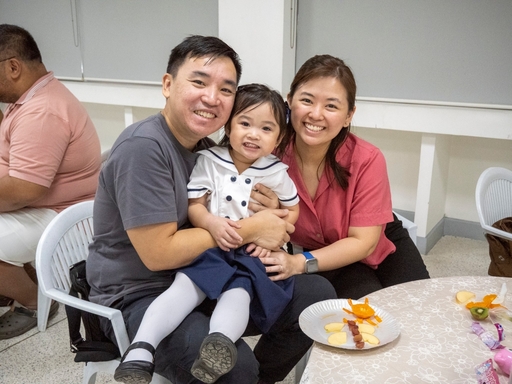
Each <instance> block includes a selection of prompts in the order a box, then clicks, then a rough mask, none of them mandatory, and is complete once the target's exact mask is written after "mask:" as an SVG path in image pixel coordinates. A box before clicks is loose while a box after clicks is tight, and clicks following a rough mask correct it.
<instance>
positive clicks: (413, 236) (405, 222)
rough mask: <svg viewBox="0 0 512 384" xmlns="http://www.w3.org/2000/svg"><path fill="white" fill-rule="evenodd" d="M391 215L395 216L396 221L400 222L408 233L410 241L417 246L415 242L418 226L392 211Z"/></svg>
mask: <svg viewBox="0 0 512 384" xmlns="http://www.w3.org/2000/svg"><path fill="white" fill-rule="evenodd" d="M393 213H394V214H395V215H396V217H397V218H398V220H400V221H401V222H402V226H403V227H404V228H405V229H407V232H409V236H410V238H411V239H412V241H413V242H414V245H418V244H417V243H416V240H417V237H418V235H417V233H418V225H417V224H415V223H413V222H412V221H411V220H408V219H406V218H405V217H403V216H402V215H399V214H398V213H396V212H395V211H393Z"/></svg>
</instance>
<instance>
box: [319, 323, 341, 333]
mask: <svg viewBox="0 0 512 384" xmlns="http://www.w3.org/2000/svg"><path fill="white" fill-rule="evenodd" d="M344 326H345V323H329V324H326V325H325V327H324V329H325V331H326V332H340V331H341V330H342V329H343V327H344Z"/></svg>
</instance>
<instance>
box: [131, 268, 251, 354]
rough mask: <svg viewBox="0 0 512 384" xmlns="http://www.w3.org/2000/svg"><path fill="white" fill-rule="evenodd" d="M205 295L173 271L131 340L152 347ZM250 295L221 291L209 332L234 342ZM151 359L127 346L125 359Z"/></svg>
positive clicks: (240, 290)
mask: <svg viewBox="0 0 512 384" xmlns="http://www.w3.org/2000/svg"><path fill="white" fill-rule="evenodd" d="M205 298H206V295H205V294H204V293H203V291H201V290H200V289H199V287H198V286H197V285H196V284H195V283H194V282H193V281H192V280H190V278H189V277H188V276H187V275H185V274H184V273H182V272H178V273H176V278H175V280H174V282H173V283H172V285H171V286H170V287H169V288H168V289H167V290H166V291H165V292H163V293H162V294H161V295H160V296H158V297H157V298H156V299H155V300H154V301H153V302H152V303H151V305H150V306H149V307H148V309H147V310H146V313H145V314H144V317H143V319H142V322H141V324H140V327H139V329H138V331H137V334H136V335H135V337H134V339H133V341H132V343H135V342H137V341H145V342H148V343H149V344H151V345H152V346H153V347H155V349H156V348H157V346H158V344H160V342H161V341H162V340H163V339H164V338H165V337H166V336H167V335H169V334H170V333H171V332H173V331H174V330H175V329H176V328H177V327H178V326H179V325H180V324H181V322H182V321H183V320H184V319H185V317H187V315H188V314H189V313H190V312H192V311H193V310H194V308H195V307H197V306H198V305H199V304H201V303H202V302H203V300H204V299H205ZM249 305H250V296H249V294H248V293H247V291H246V290H244V289H243V288H234V289H230V290H228V291H225V292H223V293H222V294H221V295H220V296H219V298H218V300H217V306H216V307H215V310H214V311H213V314H212V317H211V319H210V333H213V332H221V333H223V334H224V335H226V336H227V337H229V338H230V339H231V341H233V343H234V342H236V341H237V340H238V339H239V338H240V337H241V336H242V334H243V333H244V331H245V328H246V327H247V322H248V321H249ZM131 360H145V361H152V360H153V356H151V354H150V353H149V351H146V350H145V349H142V348H136V349H133V350H131V351H130V352H129V353H128V355H127V356H126V358H125V361H131Z"/></svg>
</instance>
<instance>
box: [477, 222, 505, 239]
mask: <svg viewBox="0 0 512 384" xmlns="http://www.w3.org/2000/svg"><path fill="white" fill-rule="evenodd" d="M482 228H483V230H484V231H485V232H486V233H489V234H491V235H494V236H498V237H501V238H503V239H505V240H508V241H512V233H509V232H505V231H503V230H501V229H498V228H494V227H491V226H490V225H487V224H482Z"/></svg>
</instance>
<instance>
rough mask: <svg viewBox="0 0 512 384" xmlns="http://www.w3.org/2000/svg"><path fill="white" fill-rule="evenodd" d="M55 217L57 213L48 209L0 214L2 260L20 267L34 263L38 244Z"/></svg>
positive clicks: (0, 253) (0, 255)
mask: <svg viewBox="0 0 512 384" xmlns="http://www.w3.org/2000/svg"><path fill="white" fill-rule="evenodd" d="M55 216H57V212H55V211H54V210H52V209H47V208H23V209H20V210H18V211H13V212H4V213H0V260H1V261H4V262H6V263H9V264H13V265H16V266H18V267H23V264H26V263H30V262H33V261H34V260H35V257H36V249H37V243H38V242H39V239H40V238H41V235H42V234H43V231H44V229H45V228H46V226H47V225H48V224H49V223H50V221H52V219H53V218H54V217H55Z"/></svg>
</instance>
